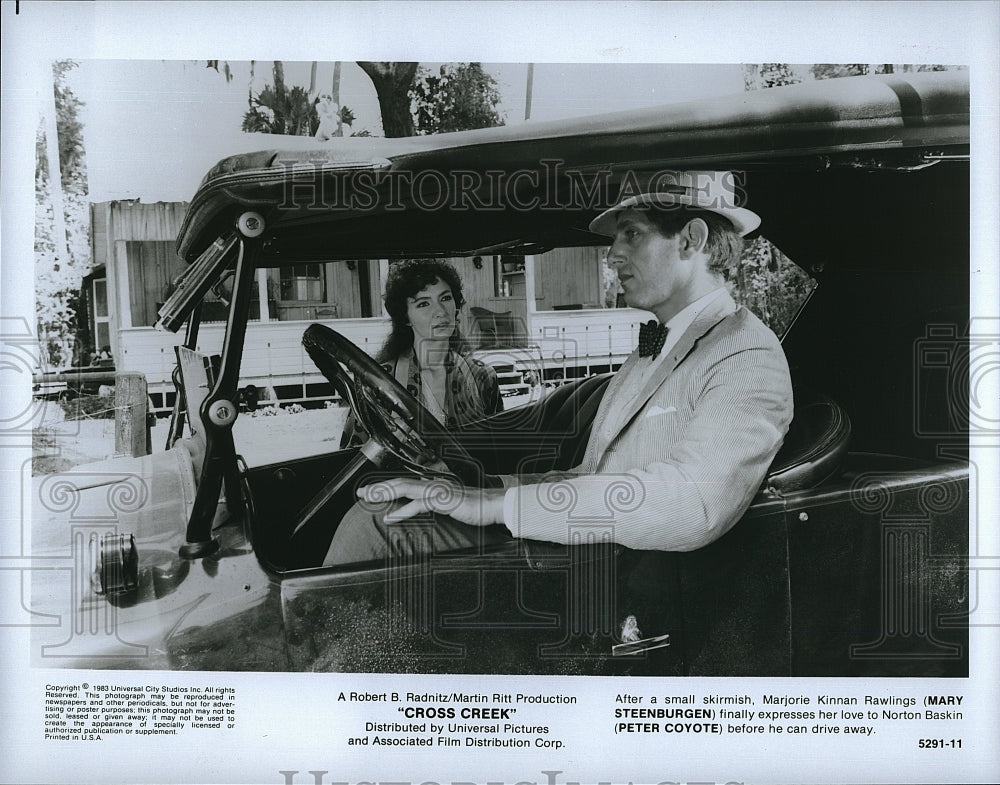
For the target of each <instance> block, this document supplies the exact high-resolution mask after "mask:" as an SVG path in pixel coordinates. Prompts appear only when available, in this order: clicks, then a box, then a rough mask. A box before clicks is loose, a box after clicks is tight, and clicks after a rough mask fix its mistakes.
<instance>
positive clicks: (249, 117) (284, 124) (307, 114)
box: [243, 60, 319, 136]
mask: <svg viewBox="0 0 1000 785" xmlns="http://www.w3.org/2000/svg"><path fill="white" fill-rule="evenodd" d="M273 79H274V84H273V85H265V87H264V89H263V90H261V91H260V93H258V94H257V95H256V96H253V98H252V99H251V101H250V108H249V109H248V110H247V111H246V114H244V115H243V130H244V131H247V132H251V133H268V134H288V135H291V136H313V135H315V133H316V129H317V128H319V115H318V114H317V112H316V104H315V103H314V101H313V99H312V98H310V97H309V94H308V93H307V92H306V91H305V89H304V88H302V87H299V86H298V85H296V86H294V87H291V88H289V87H288V86H287V85H286V84H285V69H284V65H283V64H282V62H281V61H280V60H275V61H274V70H273Z"/></svg>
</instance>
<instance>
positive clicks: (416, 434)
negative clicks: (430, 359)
mask: <svg viewBox="0 0 1000 785" xmlns="http://www.w3.org/2000/svg"><path fill="white" fill-rule="evenodd" d="M302 345H303V346H304V347H305V350H306V352H307V353H308V354H309V357H310V358H311V359H312V361H313V362H314V363H315V364H316V367H317V368H319V370H320V372H321V373H322V374H323V375H324V376H325V377H326V378H327V379H328V380H329V382H330V384H332V385H333V387H334V389H336V390H337V392H339V393H340V395H341V397H343V398H344V400H346V401H347V402H348V404H350V406H351V409H352V410H353V411H354V414H355V416H356V417H357V418H358V421H359V422H360V423H361V425H362V426H363V427H364V429H365V430H366V431H368V434H369V436H370V438H371V439H372V440H373V441H375V442H376V443H377V444H378V445H379V446H380V447H381V448H382V451H384V452H385V453H388V455H390V456H392V457H394V458H396V459H397V460H398V461H399V463H400V464H401V465H402V466H403V467H404V468H405V469H406V470H407V471H409V472H411V473H413V474H416V475H419V476H422V477H428V476H436V477H438V476H442V475H448V474H450V475H453V476H454V478H455V479H458V480H459V481H460V482H462V483H463V484H466V485H473V486H480V485H482V483H483V472H482V468H481V466H480V464H479V462H478V461H476V460H475V459H473V458H472V456H471V455H469V453H468V452H467V451H466V449H465V448H464V447H462V445H460V444H459V443H458V442H457V441H456V440H455V437H454V436H452V434H451V432H450V431H448V429H446V428H445V427H444V426H443V425H442V424H441V423H440V422H438V420H437V419H436V418H435V417H434V416H433V415H432V414H431V413H430V412H429V411H427V409H426V408H425V407H424V406H423V405H422V404H421V403H420V402H419V401H417V400H416V399H415V398H414V397H413V396H412V395H410V394H409V393H408V392H407V391H406V389H405V388H404V387H403V386H402V385H401V384H400V383H399V382H397V381H396V380H395V379H394V378H392V376H390V375H389V374H388V373H387V372H386V370H385V369H384V368H383V367H382V366H381V365H379V364H378V363H377V362H375V360H374V359H372V358H371V357H370V356H369V355H368V354H366V353H365V352H363V351H362V350H361V349H359V348H358V347H357V346H355V345H354V344H353V343H351V341H349V340H348V339H347V338H345V337H344V336H343V335H341V334H340V333H338V332H337V331H336V330H332V329H330V328H329V327H327V326H326V325H322V324H313V325H310V326H309V327H308V328H307V329H306V331H305V333H303V335H302ZM363 449H364V448H363ZM371 454H380V453H379V452H378V451H374V452H372V451H369V455H371ZM376 462H377V463H379V461H376ZM438 462H443V464H444V465H445V466H447V468H448V471H447V472H442V471H441V470H440V469H439V468H435V466H434V464H438ZM438 465H440V464H438Z"/></svg>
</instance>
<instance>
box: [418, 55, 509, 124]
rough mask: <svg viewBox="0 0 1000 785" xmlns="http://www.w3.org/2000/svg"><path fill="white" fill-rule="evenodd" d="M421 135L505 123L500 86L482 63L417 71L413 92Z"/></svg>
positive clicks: (455, 64)
mask: <svg viewBox="0 0 1000 785" xmlns="http://www.w3.org/2000/svg"><path fill="white" fill-rule="evenodd" d="M409 97H410V101H411V107H412V113H413V117H414V125H415V126H416V131H417V133H418V134H439V133H446V132H448V131H467V130H472V129H474V128H492V127H494V126H498V125H503V124H504V120H503V118H502V117H501V116H500V113H499V112H498V111H497V105H498V104H499V103H500V89H499V87H498V86H497V82H496V79H494V78H493V77H492V76H491V75H490V74H488V73H486V71H484V70H483V66H482V64H481V63H448V64H445V65H442V66H441V67H440V69H438V73H437V75H435V74H433V73H432V72H431V71H430V70H428V69H426V68H421V69H419V71H418V72H417V77H416V81H415V82H414V85H413V87H412V88H411V89H410V91H409Z"/></svg>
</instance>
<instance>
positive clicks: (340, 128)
mask: <svg viewBox="0 0 1000 785" xmlns="http://www.w3.org/2000/svg"><path fill="white" fill-rule="evenodd" d="M330 97H331V98H332V99H333V102H334V103H335V104H336V105H337V131H336V133H334V136H343V135H344V121H343V119H342V117H341V114H340V109H341V106H340V60H336V61H334V63H333V85H332V86H331V92H330Z"/></svg>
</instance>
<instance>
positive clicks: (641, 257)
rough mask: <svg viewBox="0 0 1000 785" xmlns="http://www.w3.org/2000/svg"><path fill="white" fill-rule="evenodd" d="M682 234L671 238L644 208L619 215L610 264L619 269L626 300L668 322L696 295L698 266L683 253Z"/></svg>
mask: <svg viewBox="0 0 1000 785" xmlns="http://www.w3.org/2000/svg"><path fill="white" fill-rule="evenodd" d="M681 235H682V233H679V234H676V235H673V236H671V237H667V236H665V235H663V234H661V233H660V230H659V229H657V228H656V226H655V225H654V224H653V223H652V221H650V220H649V218H648V217H647V216H646V214H645V212H644V211H642V210H623V211H622V212H621V213H620V214H619V215H618V227H617V229H616V231H615V236H614V242H613V243H612V245H611V250H609V251H608V264H610V265H611V266H612V267H614V268H615V269H617V270H618V280H619V281H621V284H622V289H623V290H624V292H625V302H626V303H628V304H629V305H630V306H631V307H633V308H641V309H642V310H644V311H652V312H653V313H655V314H656V315H657V316H658V317H659V318H660V319H661V321H666V320H667V319H669V318H670V317H671V316H673V315H674V314H675V313H677V312H678V311H679V310H681V309H682V308H683V307H684V306H685V305H687V304H688V303H689V302H692V301H693V299H694V298H692V299H688V298H689V296H690V294H691V288H692V280H693V276H694V272H695V266H694V263H693V262H692V259H691V257H690V255H689V254H684V253H682V250H681V244H682V236H681Z"/></svg>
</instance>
